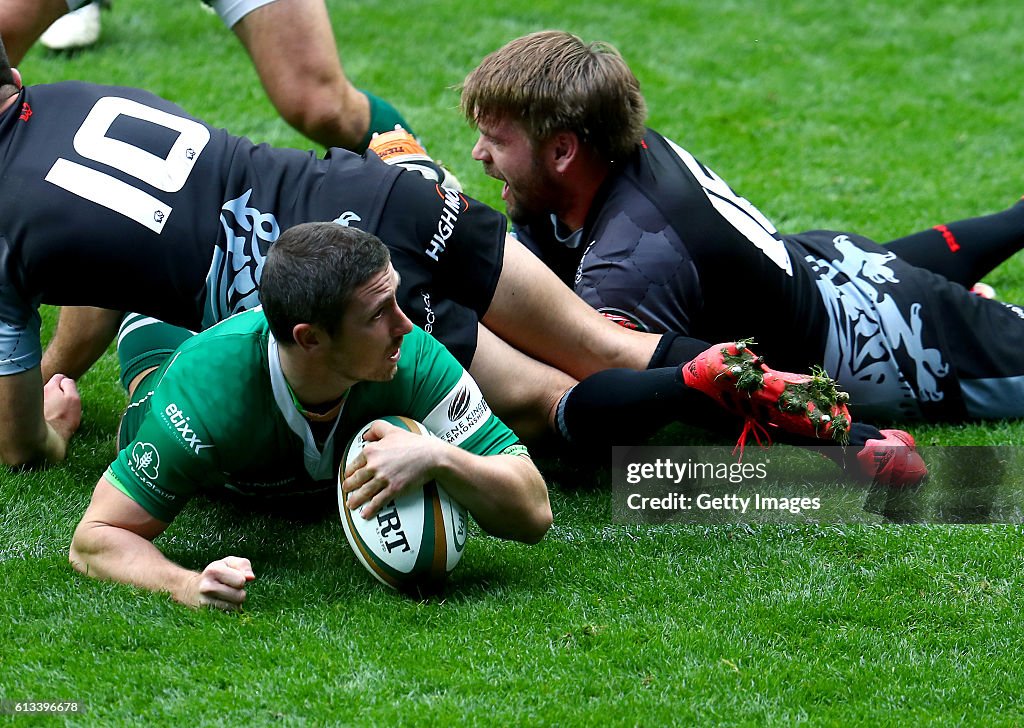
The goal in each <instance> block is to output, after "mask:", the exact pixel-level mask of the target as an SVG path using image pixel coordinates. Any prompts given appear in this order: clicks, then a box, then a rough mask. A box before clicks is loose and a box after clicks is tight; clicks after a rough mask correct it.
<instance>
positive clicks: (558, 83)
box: [461, 30, 647, 161]
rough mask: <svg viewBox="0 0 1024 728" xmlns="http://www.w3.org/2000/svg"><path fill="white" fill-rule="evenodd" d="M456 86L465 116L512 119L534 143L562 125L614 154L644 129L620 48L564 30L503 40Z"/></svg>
mask: <svg viewBox="0 0 1024 728" xmlns="http://www.w3.org/2000/svg"><path fill="white" fill-rule="evenodd" d="M461 91H462V100H461V106H462V113H463V114H465V116H466V118H467V119H468V120H469V122H470V123H471V124H477V123H480V122H485V121H490V120H494V121H497V120H502V119H510V120H513V121H517V122H519V123H520V124H522V125H523V127H524V129H525V130H526V133H527V135H528V136H529V137H530V139H531V141H532V142H533V143H534V144H536V143H537V142H541V141H544V140H546V139H549V138H550V137H551V136H552V135H554V134H555V133H557V132H559V131H563V130H568V131H572V132H574V133H575V134H576V135H577V136H578V137H579V138H580V140H582V141H583V142H584V143H586V144H589V145H591V146H592V147H593V148H594V149H596V150H597V151H598V153H600V154H601V155H602V156H604V157H605V158H606V159H608V160H611V161H614V160H618V159H621V158H623V157H625V156H626V155H628V154H629V153H630V152H631V151H632V150H633V149H634V147H635V146H636V145H637V144H639V143H640V140H641V138H642V137H643V135H644V120H645V118H646V116H647V105H646V104H645V103H644V97H643V95H642V94H641V93H640V83H639V82H638V81H637V79H636V76H634V75H633V72H632V71H631V70H630V69H629V66H628V65H626V62H625V61H624V60H623V58H622V56H621V55H620V54H619V52H618V50H616V49H615V47H614V46H612V45H610V44H608V43H602V42H595V43H584V42H583V41H582V40H581V39H580V38H578V37H577V36H575V35H572V34H571V33H566V32H564V31H557V30H545V31H541V32H538V33H531V34H530V35H526V36H523V37H521V38H516V39H515V40H513V41H511V42H509V43H507V44H506V45H504V46H502V47H501V48H499V49H498V50H496V51H494V52H493V53H491V54H489V55H488V56H487V57H486V58H484V59H483V61H481V62H480V65H479V66H477V67H476V68H475V69H474V70H473V71H471V72H470V74H469V75H468V76H466V80H465V81H464V82H463V83H462V86H461Z"/></svg>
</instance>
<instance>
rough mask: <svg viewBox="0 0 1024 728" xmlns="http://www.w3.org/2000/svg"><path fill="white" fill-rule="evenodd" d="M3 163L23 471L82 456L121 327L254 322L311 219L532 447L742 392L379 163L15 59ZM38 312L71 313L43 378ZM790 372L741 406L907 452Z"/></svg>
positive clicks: (9, 436) (8, 71) (0, 373)
mask: <svg viewBox="0 0 1024 728" xmlns="http://www.w3.org/2000/svg"><path fill="white" fill-rule="evenodd" d="M0 159H3V174H2V175H0V455H2V457H3V460H4V461H5V462H7V463H11V464H19V463H25V462H31V461H34V460H38V459H40V458H47V459H49V460H59V459H62V458H63V457H64V455H65V451H66V446H67V442H68V439H69V438H70V437H71V435H72V433H73V432H74V430H75V428H76V427H77V425H78V422H79V418H80V402H79V400H78V396H77V390H76V389H75V385H74V382H73V380H72V379H68V378H65V377H64V376H63V375H70V376H71V377H77V376H78V375H79V374H81V373H82V372H83V371H85V370H86V369H87V368H88V366H90V365H91V364H92V362H93V361H95V359H96V358H97V357H98V356H99V355H100V354H101V353H102V352H103V351H104V350H105V349H106V347H107V345H108V343H109V342H110V340H111V339H112V338H113V336H114V334H115V332H116V330H117V326H118V324H119V323H120V320H121V314H120V313H119V312H123V311H134V312H139V313H142V314H145V315H147V316H152V317H155V318H158V319H160V320H164V321H167V322H169V323H173V324H176V325H181V326H184V327H186V328H188V329H190V330H198V329H202V328H206V327H208V326H211V325H213V324H214V323H216V322H217V321H220V320H222V319H224V318H226V317H227V316H229V315H231V314H233V313H235V312H238V311H242V310H245V309H247V308H251V307H252V306H254V305H255V304H256V303H257V302H258V294H259V290H258V289H259V285H260V279H261V276H262V273H263V269H264V261H265V258H266V254H267V251H268V249H270V248H271V246H272V244H273V243H274V241H275V240H276V239H277V237H278V235H279V234H280V232H281V230H284V229H287V228H288V227H290V226H292V225H295V224H298V223H301V222H307V221H318V220H333V221H335V222H337V223H338V224H341V225H351V226H354V227H358V228H361V229H365V230H368V231H370V232H373V233H375V234H377V235H378V236H379V237H380V238H381V239H383V240H384V241H385V242H386V244H387V245H388V247H389V248H390V251H391V258H392V262H393V265H394V267H395V269H396V270H397V271H398V273H399V274H400V275H401V287H400V288H399V291H398V299H399V303H400V305H401V306H402V308H403V310H405V311H406V312H407V313H408V314H409V316H410V317H411V318H412V320H413V321H414V322H415V323H417V324H418V325H420V326H421V327H423V328H424V329H425V330H426V331H427V332H428V333H431V334H432V335H433V336H434V337H436V338H437V339H438V340H439V341H441V343H443V344H444V345H445V346H446V347H447V348H448V349H449V350H450V351H451V352H452V354H453V355H454V356H455V358H456V359H457V360H458V361H459V362H460V363H461V364H462V365H463V366H464V367H466V368H467V369H469V370H470V371H471V373H472V374H473V376H474V378H475V379H476V380H477V381H478V382H479V384H480V387H481V389H482V390H483V392H484V393H485V395H486V396H487V398H488V401H489V402H490V404H491V406H492V407H493V408H494V410H495V412H497V413H498V414H499V415H500V416H501V417H502V419H503V420H504V421H505V422H507V423H508V424H509V425H510V426H511V427H512V428H513V429H514V430H515V431H516V432H517V434H519V436H520V437H523V438H530V439H532V438H537V437H539V436H541V435H543V434H544V433H547V432H549V431H550V432H554V433H557V434H558V435H560V436H562V437H564V438H565V439H569V440H576V441H578V442H583V441H587V440H592V439H593V438H596V437H603V438H604V439H605V440H606V441H608V440H610V441H612V442H615V441H619V442H627V441H636V440H637V439H638V438H642V437H643V436H644V435H645V434H649V433H645V432H643V431H642V429H640V427H639V426H640V425H645V426H647V427H648V428H650V429H655V428H656V427H657V426H659V425H663V424H665V423H666V422H669V421H671V420H673V419H681V420H684V421H688V422H692V423H693V424H696V425H704V424H706V423H707V422H709V421H711V420H713V419H714V418H715V415H716V413H717V405H715V403H714V402H713V401H712V400H709V399H707V398H706V397H705V394H704V393H703V392H708V391H710V392H711V393H712V394H713V395H714V396H715V397H716V398H718V396H719V394H721V393H723V392H724V393H725V394H726V395H729V394H731V393H733V392H734V386H733V383H734V381H735V375H734V374H732V373H731V371H726V370H724V369H721V368H719V369H713V370H709V369H708V368H707V367H703V368H702V369H701V371H702V372H704V374H702V375H701V376H702V377H704V379H703V380H701V381H699V382H698V381H695V380H693V379H692V378H691V380H690V381H689V382H687V381H686V377H687V376H688V375H687V373H686V371H684V370H682V369H681V368H680V365H681V364H683V363H685V362H689V361H690V360H692V359H694V358H696V357H698V356H700V355H701V354H702V353H703V352H705V350H706V349H707V348H708V346H709V345H708V343H706V342H703V341H700V340H694V339H685V338H678V337H674V336H667V337H662V336H660V335H654V334H643V333H638V332H632V331H627V330H626V329H623V328H622V327H619V326H616V325H614V324H613V323H611V322H609V321H608V320H607V319H605V318H604V317H602V316H600V315H599V314H597V313H596V312H594V311H593V310H592V309H591V308H590V307H589V306H587V305H586V304H585V303H583V302H582V301H580V300H579V298H577V297H576V296H575V295H573V293H572V291H570V290H569V289H568V288H566V287H565V286H564V285H563V284H562V283H561V282H560V281H558V279H557V278H556V277H555V276H554V275H553V274H552V273H551V272H550V271H549V270H548V269H547V268H546V267H545V266H544V265H543V264H542V263H541V262H540V261H539V260H537V258H536V257H535V256H533V255H532V254H530V253H529V251H527V250H526V249H525V248H523V246H522V245H520V244H519V243H518V242H516V241H515V240H514V239H511V238H509V237H508V236H507V235H506V233H505V227H506V222H505V218H504V216H503V215H501V214H500V213H498V212H497V211H494V210H492V209H490V208H488V207H487V206H485V205H482V204H480V203H478V202H477V201H475V200H472V199H470V198H468V197H466V196H464V195H462V194H460V193H458V192H456V191H453V190H449V189H445V188H443V187H440V186H438V185H436V184H434V183H432V182H429V181H427V180H425V179H424V178H423V177H422V176H421V175H419V174H416V173H414V172H409V171H406V170H403V169H402V168H401V167H398V166H389V165H387V164H384V163H382V162H381V161H380V159H378V158H377V156H376V155H373V154H367V155H365V156H364V157H360V156H357V155H354V154H351V153H348V152H345V151H343V150H339V149H332V150H331V153H330V154H329V155H328V157H327V158H325V159H318V158H316V157H315V155H313V154H311V153H309V152H299V151H296V150H288V149H272V148H270V147H267V146H265V145H254V144H252V143H251V142H249V141H248V140H246V139H244V138H241V137H235V136H232V135H230V134H228V133H227V132H225V131H224V130H221V129H215V128H213V127H210V126H209V125H207V124H205V123H203V122H202V121H200V120H198V119H195V118H194V117H191V116H189V115H187V114H186V113H185V112H184V111H182V110H181V109H180V108H178V107H177V106H175V105H173V104H171V103H170V102H168V101H165V100H163V99H160V98H159V97H156V96H154V95H152V94H149V93H146V92H144V91H140V90H137V89H130V88H124V87H111V86H99V85H95V84H84V83H75V82H67V83H58V84H53V85H48V86H37V87H25V88H22V86H21V79H20V76H19V75H18V74H17V72H16V71H14V70H13V69H12V68H10V65H9V64H7V63H5V62H4V60H3V56H2V53H0ZM54 210H60V211H61V214H59V215H55V214H54V212H53V211H54ZM40 303H51V304H56V305H63V306H66V307H68V306H70V307H72V308H65V309H64V310H63V311H62V313H61V319H60V323H59V325H58V330H57V334H56V336H55V338H54V341H53V342H52V343H51V346H50V348H49V349H48V350H47V355H46V357H45V359H42V363H41V344H40V336H39V327H40V317H39V313H38V307H39V304H40ZM81 306H96V307H100V308H93V309H85V308H74V307H81ZM107 309H109V310H107ZM481 322H482V323H483V326H481V325H480V324H481ZM715 365H716V366H718V367H721V365H722V361H721V357H720V356H718V361H717V362H715ZM648 366H651V367H653V368H652V369H650V370H649V371H640V370H644V369H645V368H646V367H648ZM745 366H747V367H748V368H756V370H757V375H758V376H761V375H763V374H764V373H765V372H766V371H767V370H766V369H765V368H764V366H763V365H762V364H760V363H757V364H754V363H751V362H747V363H746V364H745ZM605 370H610V371H605ZM597 372H601V374H600V375H599V376H598V377H597V378H596V379H595V378H594V377H592V375H594V374H595V373H597ZM43 373H45V378H44V377H43ZM770 374H771V376H770V378H773V379H772V381H774V382H775V384H776V385H779V386H772V387H766V388H761V387H760V386H758V391H757V393H754V394H752V395H751V396H750V397H746V398H745V399H744V401H743V402H742V403H740V404H743V405H744V406H743V407H740V406H738V404H737V403H732V402H729V403H727V404H728V405H729V406H730V408H731V409H732V410H733V411H734V412H740V413H741V414H743V415H744V416H746V415H748V414H752V415H753V416H754V417H756V418H757V419H758V420H759V421H761V422H762V424H767V425H769V426H770V425H773V424H775V425H779V426H780V427H781V428H783V429H789V430H791V431H792V432H793V433H794V434H796V435H800V436H802V437H804V438H808V439H815V438H818V437H821V438H823V439H825V440H826V441H828V442H833V441H836V440H838V441H843V440H845V439H846V438H847V437H849V438H850V441H851V443H852V445H853V446H854V448H855V449H857V450H859V449H861V448H863V447H865V446H866V445H867V444H868V443H869V442H872V441H875V442H883V441H886V440H887V439H888V440H889V442H890V444H896V445H900V443H901V441H898V440H897V441H893V440H891V438H887V437H886V435H883V434H882V433H880V432H879V431H878V430H877V429H874V428H868V427H863V428H852V429H848V425H849V418H848V413H847V412H846V408H845V405H844V404H843V403H841V402H837V401H836V400H835V397H834V394H833V393H831V392H828V391H826V392H825V394H826V395H827V396H825V398H821V397H818V399H817V400H816V401H815V402H814V403H813V404H812V407H813V408H814V409H815V410H816V411H817V412H818V414H819V416H818V417H815V418H814V419H812V418H811V417H809V416H807V414H806V412H804V413H803V414H800V415H798V416H797V415H794V414H793V413H792V412H789V413H781V412H780V411H779V409H778V406H777V405H778V399H779V397H780V396H781V394H782V392H781V389H782V386H783V385H781V384H780V382H782V381H783V379H780V378H779V377H778V376H776V375H775V374H774V373H770ZM583 378H586V379H585V381H582V382H580V383H579V384H577V379H583ZM44 381H46V382H47V385H46V388H45V389H44V387H43V382H44ZM787 381H788V380H787ZM809 383H810V378H809V377H803V378H802V379H799V381H796V382H795V384H796V385H797V386H799V387H802V388H804V389H807V386H808V385H809ZM689 385H693V386H689ZM758 385H759V383H758ZM815 391H816V392H817V391H819V390H815ZM717 401H721V400H720V399H718V400H717ZM755 410H756V411H755ZM630 414H636V415H637V416H635V417H632V416H628V415H630ZM821 414H825V415H827V416H828V417H829V418H831V419H829V420H828V421H825V420H822V419H820V415H821ZM794 426H795V428H794Z"/></svg>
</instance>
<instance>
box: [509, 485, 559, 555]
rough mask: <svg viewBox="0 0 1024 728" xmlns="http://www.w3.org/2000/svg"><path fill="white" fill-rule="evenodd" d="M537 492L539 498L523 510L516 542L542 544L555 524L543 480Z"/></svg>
mask: <svg viewBox="0 0 1024 728" xmlns="http://www.w3.org/2000/svg"><path fill="white" fill-rule="evenodd" d="M536 490H537V497H536V498H534V499H532V501H533V502H531V503H530V504H528V505H526V506H525V507H524V509H523V512H522V516H521V518H520V520H519V523H520V527H519V533H518V534H516V540H518V541H522V542H523V543H525V544H530V545H533V544H536V543H540V541H541V539H543V538H544V535H545V534H546V533H547V532H548V529H550V528H551V524H552V523H553V522H554V516H553V515H552V513H551V501H550V499H549V498H548V489H547V486H546V485H545V484H544V480H543V479H542V478H541V479H539V487H537V488H536Z"/></svg>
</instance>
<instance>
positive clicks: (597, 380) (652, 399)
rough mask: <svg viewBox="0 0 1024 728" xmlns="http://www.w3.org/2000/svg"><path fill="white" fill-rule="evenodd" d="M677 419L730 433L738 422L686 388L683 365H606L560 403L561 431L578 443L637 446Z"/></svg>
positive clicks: (704, 395)
mask: <svg viewBox="0 0 1024 728" xmlns="http://www.w3.org/2000/svg"><path fill="white" fill-rule="evenodd" d="M705 348H706V347H705ZM701 351H703V349H702V350H701ZM687 361H688V360H687ZM676 421H678V422H683V423H686V424H691V425H694V426H696V427H702V428H705V429H711V430H715V431H719V432H725V433H729V434H731V435H735V434H736V432H737V428H738V422H739V420H738V418H737V417H735V416H734V415H732V414H730V413H728V412H726V411H725V410H724V409H722V408H721V407H719V405H718V404H717V403H716V402H715V401H714V400H713V399H711V398H710V397H708V396H707V395H706V394H704V393H703V392H701V391H700V390H697V389H691V388H690V387H687V386H686V384H685V383H684V382H683V375H682V370H681V369H680V368H679V367H663V368H660V369H647V370H645V371H636V370H633V369H605V370H604V371H600V372H598V373H597V374H593V375H591V376H589V377H587V378H586V379H584V380H583V381H582V382H580V383H579V384H577V385H576V386H575V387H573V388H572V389H570V390H569V391H568V392H566V393H565V395H563V396H562V400H561V401H560V402H559V403H558V420H557V424H558V432H559V434H560V435H561V436H562V437H563V438H564V439H565V440H566V441H568V442H570V443H573V444H579V445H635V444H639V443H642V442H644V441H645V440H646V439H647V438H649V437H651V436H652V435H653V434H654V433H656V432H657V431H658V430H660V429H661V428H662V427H665V426H666V425H668V424H670V423H672V422H676Z"/></svg>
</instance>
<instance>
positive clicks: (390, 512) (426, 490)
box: [338, 416, 468, 591]
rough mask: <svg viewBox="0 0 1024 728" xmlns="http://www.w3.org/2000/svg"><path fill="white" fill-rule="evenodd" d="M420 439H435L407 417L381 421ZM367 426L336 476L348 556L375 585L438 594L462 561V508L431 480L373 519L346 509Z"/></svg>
mask: <svg viewBox="0 0 1024 728" xmlns="http://www.w3.org/2000/svg"><path fill="white" fill-rule="evenodd" d="M378 419H381V420H384V421H385V422H389V423H391V424H392V425H395V426H397V427H401V428H403V429H406V430H408V431H410V432H415V433H417V434H419V435H422V436H424V437H434V435H433V434H432V433H431V432H430V431H429V430H427V428H426V427H424V426H423V424H422V423H420V422H417V421H416V420H413V419H410V418H408V417H397V416H389V417H380V418H378ZM372 424H373V422H368V423H366V425H365V426H363V427H361V428H360V429H359V432H357V433H356V435H355V436H354V437H353V438H352V439H351V440H350V441H349V443H348V445H347V446H346V447H345V454H344V456H343V457H342V459H341V463H342V464H341V468H340V472H339V473H338V510H339V512H340V514H341V525H342V527H343V528H344V530H345V538H346V539H347V540H348V544H349V546H350V547H351V548H352V552H353V553H354V554H355V555H356V558H357V559H358V560H359V563H361V564H362V565H363V566H364V567H366V570H367V571H369V572H370V574H372V575H373V577H374V578H375V579H377V581H379V582H381V583H382V584H385V585H386V586H389V587H391V588H393V589H397V590H400V591H436V590H437V589H438V588H439V587H441V586H442V585H443V584H444V582H445V580H446V579H447V578H448V575H449V574H450V573H451V572H452V570H453V569H454V568H455V566H456V565H457V564H458V563H459V560H460V559H461V558H462V552H463V551H464V550H465V548H466V533H467V526H468V522H467V517H466V509H465V508H463V507H462V506H461V505H460V504H459V503H458V502H456V501H455V500H453V499H452V498H451V497H450V496H449V495H448V493H447V492H445V490H444V488H442V487H441V486H440V484H438V483H437V482H435V481H429V482H427V483H426V484H425V485H424V486H423V487H422V488H415V489H412V490H409V491H406V492H405V493H403V494H402V495H400V496H399V497H398V498H395V499H394V500H391V501H389V502H388V503H386V504H385V505H384V506H383V507H382V508H381V509H380V510H379V511H378V512H377V513H376V514H374V515H373V516H372V517H371V518H369V519H366V518H363V516H362V514H361V513H360V512H359V511H358V510H355V511H354V510H351V509H350V508H348V507H347V506H346V505H345V500H346V498H347V495H348V494H347V493H344V492H343V491H342V489H341V483H342V481H343V480H344V478H345V468H346V467H348V464H349V463H351V462H352V461H353V460H354V459H355V458H356V457H357V456H358V455H359V453H360V452H362V450H363V447H364V445H365V444H366V443H365V442H364V441H363V435H364V434H365V433H366V431H367V430H369V429H370V426H371V425H372Z"/></svg>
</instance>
